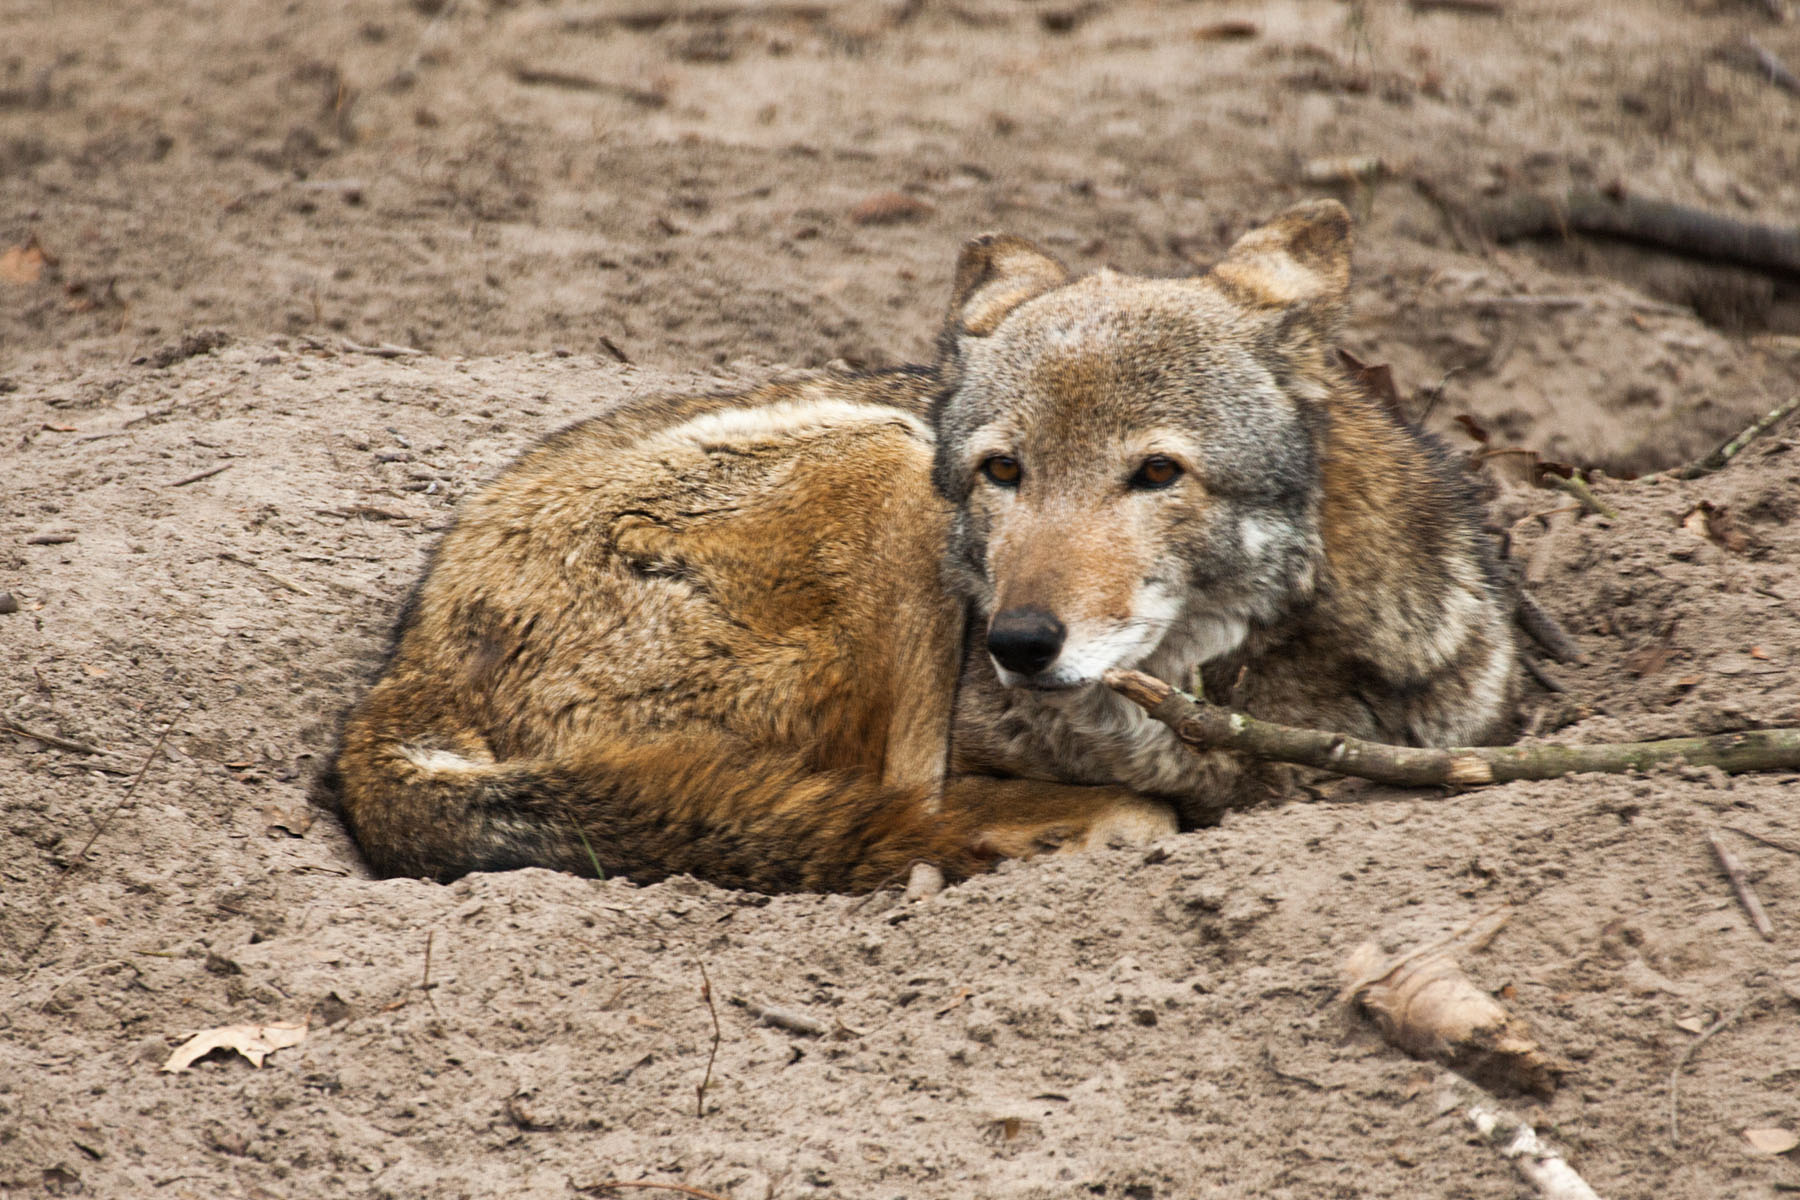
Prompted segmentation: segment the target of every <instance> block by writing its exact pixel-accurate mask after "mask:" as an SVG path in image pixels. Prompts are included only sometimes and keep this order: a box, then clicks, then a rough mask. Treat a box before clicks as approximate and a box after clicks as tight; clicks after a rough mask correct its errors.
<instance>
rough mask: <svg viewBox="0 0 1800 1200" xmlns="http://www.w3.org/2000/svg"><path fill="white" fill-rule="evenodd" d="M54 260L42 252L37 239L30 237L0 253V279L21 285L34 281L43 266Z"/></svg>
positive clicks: (52, 262)
mask: <svg viewBox="0 0 1800 1200" xmlns="http://www.w3.org/2000/svg"><path fill="white" fill-rule="evenodd" d="M55 262H56V260H55V259H53V258H51V257H50V256H49V255H48V254H46V253H44V248H43V247H42V246H40V245H38V240H37V239H36V238H32V239H31V240H30V241H27V242H25V243H23V244H22V245H18V246H8V247H7V248H6V251H5V252H4V253H0V279H4V280H5V281H6V282H7V283H16V284H21V285H23V284H29V283H36V282H37V281H38V277H39V276H41V275H43V273H44V268H45V267H48V266H51V265H53V264H54V263H55Z"/></svg>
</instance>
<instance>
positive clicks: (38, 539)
mask: <svg viewBox="0 0 1800 1200" xmlns="http://www.w3.org/2000/svg"><path fill="white" fill-rule="evenodd" d="M78 536H80V535H79V534H73V533H34V534H32V535H31V536H30V537H28V538H26V539H25V544H26V545H27V546H66V545H68V544H69V543H70V542H72V541H74V540H75V539H76V538H77V537H78Z"/></svg>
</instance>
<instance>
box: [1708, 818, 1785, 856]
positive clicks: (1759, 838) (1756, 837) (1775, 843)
mask: <svg viewBox="0 0 1800 1200" xmlns="http://www.w3.org/2000/svg"><path fill="white" fill-rule="evenodd" d="M1725 828H1727V829H1729V830H1731V832H1733V833H1741V834H1743V835H1744V836H1745V837H1747V838H1749V839H1750V840H1751V841H1753V842H1761V843H1762V844H1763V845H1765V846H1768V847H1770V848H1771V849H1774V850H1779V851H1781V852H1782V853H1783V854H1800V846H1796V845H1795V844H1794V843H1793V842H1783V841H1779V840H1777V839H1776V838H1772V837H1768V836H1766V835H1764V834H1760V833H1757V832H1756V831H1755V830H1753V829H1745V828H1744V827H1743V826H1742V825H1727V826H1726V827H1725Z"/></svg>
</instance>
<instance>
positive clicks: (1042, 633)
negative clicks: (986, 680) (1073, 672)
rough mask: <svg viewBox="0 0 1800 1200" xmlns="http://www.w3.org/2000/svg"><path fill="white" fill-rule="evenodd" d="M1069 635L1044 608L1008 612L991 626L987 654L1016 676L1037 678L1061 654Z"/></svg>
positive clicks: (1019, 609) (1011, 609)
mask: <svg viewBox="0 0 1800 1200" xmlns="http://www.w3.org/2000/svg"><path fill="white" fill-rule="evenodd" d="M1068 633H1069V631H1068V630H1067V629H1064V628H1063V623H1062V622H1061V621H1059V620H1057V619H1056V617H1055V616H1054V615H1052V614H1051V613H1047V612H1045V611H1044V610H1043V609H1041V608H1009V609H1007V610H1006V611H1005V612H1003V613H998V614H996V615H995V617H994V619H993V621H992V623H990V624H989V625H988V637H987V647H988V653H989V654H992V655H993V656H994V661H995V662H997V663H999V664H1000V665H1001V666H1003V667H1005V668H1006V669H1007V670H1009V671H1011V672H1013V673H1014V674H1017V675H1036V674H1037V673H1038V672H1039V671H1041V670H1043V669H1044V668H1045V667H1047V666H1049V665H1050V664H1051V663H1052V662H1054V661H1055V660H1056V656H1057V655H1058V654H1061V653H1062V644H1063V638H1065V637H1067V636H1068Z"/></svg>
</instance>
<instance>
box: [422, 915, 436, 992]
mask: <svg viewBox="0 0 1800 1200" xmlns="http://www.w3.org/2000/svg"><path fill="white" fill-rule="evenodd" d="M436 938H437V930H435V929H427V930H426V931H425V973H424V974H423V975H421V976H420V977H419V990H420V991H421V992H424V993H425V999H426V1001H427V1002H428V1003H430V1005H431V1007H432V1008H434V1009H435V1008H437V997H436V996H433V995H432V994H431V989H432V988H433V987H435V986H436V985H435V984H433V983H432V982H431V943H432V942H433V941H434V940H435V939H436Z"/></svg>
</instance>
